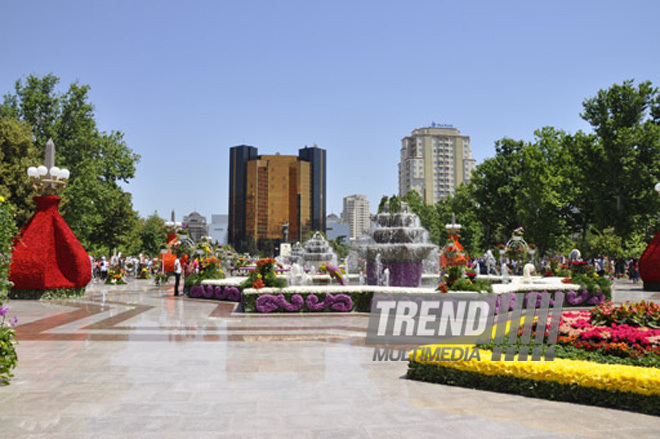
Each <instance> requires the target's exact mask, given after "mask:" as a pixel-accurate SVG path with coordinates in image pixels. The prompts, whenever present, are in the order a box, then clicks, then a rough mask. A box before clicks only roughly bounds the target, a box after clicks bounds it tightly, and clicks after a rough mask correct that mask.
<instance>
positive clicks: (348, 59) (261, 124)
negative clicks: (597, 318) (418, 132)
mask: <svg viewBox="0 0 660 439" xmlns="http://www.w3.org/2000/svg"><path fill="white" fill-rule="evenodd" d="M0 16H2V17H3V20H2V21H3V24H2V26H0V40H1V41H2V42H3V43H2V45H1V46H0V63H1V64H2V68H0V93H1V94H4V93H6V92H9V91H11V90H12V89H13V84H14V82H15V81H16V80H17V79H19V78H22V77H24V76H26V75H28V74H35V75H44V74H47V73H53V74H55V75H56V76H58V77H60V78H61V79H62V83H61V85H62V89H64V88H65V87H66V86H68V84H70V83H71V82H73V81H75V80H79V81H80V82H81V83H83V84H89V85H90V86H91V88H92V89H91V93H90V96H91V101H92V102H93V103H94V105H95V108H96V118H97V121H98V123H99V126H100V128H101V129H102V130H106V131H109V130H119V131H122V132H123V133H125V138H126V141H127V143H128V145H129V146H130V147H131V148H132V149H133V150H134V151H136V152H137V153H139V154H140V155H141V156H142V160H141V162H140V164H139V165H138V170H137V175H136V178H135V179H134V180H132V181H131V183H130V184H129V185H128V186H127V189H128V190H129V191H131V192H132V193H133V197H134V205H135V208H136V209H138V210H139V212H140V213H141V214H142V215H143V216H146V215H149V214H151V213H152V212H154V211H156V210H157V211H158V213H159V214H160V215H161V216H163V217H169V213H170V211H171V209H175V210H176V213H177V219H178V220H181V217H182V216H183V214H187V213H189V212H191V211H193V210H196V211H199V212H200V213H202V214H203V215H207V216H209V215H210V214H211V213H226V212H227V198H228V180H229V177H228V169H229V166H228V161H229V148H230V147H231V146H233V145H238V144H242V143H245V144H249V145H253V146H256V147H258V148H259V150H260V152H262V153H275V152H280V153H282V154H297V151H298V149H299V148H301V147H303V146H305V145H309V146H311V145H312V144H317V145H318V146H320V147H322V148H325V149H326V150H327V151H328V181H327V183H328V206H327V207H328V212H335V213H340V211H341V205H342V204H341V203H342V198H343V197H344V196H347V195H351V194H355V193H359V194H365V195H367V196H368V197H369V199H370V201H371V203H372V210H373V209H375V205H377V203H378V200H379V199H380V197H381V196H382V195H384V194H388V195H390V194H393V193H396V192H397V190H398V182H397V163H398V160H399V149H400V147H401V138H402V137H404V136H406V135H408V134H409V133H410V132H411V131H412V130H413V129H415V128H418V127H421V126H428V125H429V124H430V123H431V122H432V121H435V122H437V123H448V124H453V125H454V126H456V127H457V128H459V129H460V130H461V132H462V133H463V134H466V135H469V136H470V137H471V143H472V150H473V155H474V156H475V158H476V159H477V160H478V162H481V161H482V160H483V159H485V158H488V157H491V156H493V155H494V147H493V144H494V141H495V140H497V139H500V138H502V137H505V136H506V137H512V138H516V139H527V140H529V139H531V138H532V136H533V132H534V130H536V129H538V128H540V127H542V126H545V125H551V126H556V127H558V128H562V129H564V130H567V131H570V132H574V131H576V130H578V129H583V130H587V129H588V128H589V127H588V126H587V125H586V124H585V123H584V122H583V121H582V120H581V119H580V118H579V113H580V111H581V103H582V101H583V100H584V99H585V98H587V97H589V96H593V95H594V94H595V93H596V92H597V91H598V90H599V89H601V88H606V87H609V86H610V85H612V84H614V83H620V82H622V81H623V80H625V79H635V80H638V81H640V80H651V81H652V82H653V83H654V84H655V85H656V86H657V85H660V57H659V56H658V43H659V42H660V30H659V29H660V27H659V26H658V25H657V19H658V17H660V2H657V1H630V2H621V1H618V2H614V1H603V0H600V1H579V0H572V1H564V0H558V1H552V2H531V1H498V2H494V1H458V0H457V1H439V0H436V1H407V2H403V1H357V0H353V1H332V2H316V1H309V0H308V1H285V0H281V1H231V2H227V1H190V2H181V1H170V0H164V1H158V2H155V1H152V2H148V1H140V0H130V1H123V0H120V1H106V2H101V1H57V2H53V1H19V0H9V1H4V2H2V4H0ZM209 220H210V218H209Z"/></svg>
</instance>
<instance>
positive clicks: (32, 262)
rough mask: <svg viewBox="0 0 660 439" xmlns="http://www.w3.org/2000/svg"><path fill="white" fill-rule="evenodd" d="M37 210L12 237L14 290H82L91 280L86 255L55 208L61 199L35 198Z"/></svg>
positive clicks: (11, 269)
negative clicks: (14, 236)
mask: <svg viewBox="0 0 660 439" xmlns="http://www.w3.org/2000/svg"><path fill="white" fill-rule="evenodd" d="M34 201H35V202H36V203H37V210H36V212H35V214H34V215H33V216H32V218H30V221H28V223H27V224H26V225H25V227H23V229H21V231H20V232H19V233H18V235H17V236H16V238H14V250H13V254H12V265H11V268H10V271H9V280H11V281H12V282H14V289H17V290H52V289H58V288H82V287H84V286H85V285H87V284H88V283H89V281H90V280H91V278H92V268H91V263H90V261H89V256H88V255H87V252H86V251H85V249H84V248H83V246H82V245H81V244H80V242H78V239H77V238H76V237H75V235H74V234H73V232H72V231H71V229H70V228H69V226H68V225H67V224H66V222H65V221H64V219H63V218H62V216H61V215H60V212H59V210H58V208H57V206H58V204H59V203H60V198H59V197H55V196H47V197H34Z"/></svg>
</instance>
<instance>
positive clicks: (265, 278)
mask: <svg viewBox="0 0 660 439" xmlns="http://www.w3.org/2000/svg"><path fill="white" fill-rule="evenodd" d="M276 264H277V261H276V260H275V259H273V258H264V259H259V260H258V261H257V267H256V269H255V270H254V271H252V272H250V275H249V276H248V278H247V280H245V281H244V282H243V283H241V285H240V288H241V289H245V288H264V287H277V288H283V287H284V286H286V281H285V280H284V279H280V278H278V277H277V274H276V273H275V265H276Z"/></svg>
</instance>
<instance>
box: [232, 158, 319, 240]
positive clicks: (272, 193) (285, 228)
mask: <svg viewBox="0 0 660 439" xmlns="http://www.w3.org/2000/svg"><path fill="white" fill-rule="evenodd" d="M229 165H230V170H229V227H228V228H229V236H228V240H229V243H230V244H232V245H233V246H234V247H235V248H236V249H238V250H241V251H243V250H245V249H246V248H247V247H248V246H249V242H250V241H252V242H254V243H255V244H256V245H257V246H258V247H261V246H262V245H263V244H264V241H266V240H271V241H278V242H282V241H283V240H284V235H285V234H286V236H287V240H288V241H293V242H295V241H301V240H302V237H303V235H304V234H305V233H306V232H309V231H312V230H321V231H325V150H323V149H320V148H318V147H316V146H314V147H312V148H307V147H305V148H302V149H300V150H299V154H298V156H288V155H280V154H276V155H258V151H257V148H254V147H252V146H246V145H240V146H234V147H232V148H231V149H230V154H229ZM319 213H321V218H322V219H318V218H317V217H318V214H319Z"/></svg>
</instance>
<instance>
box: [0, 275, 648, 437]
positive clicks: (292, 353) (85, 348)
mask: <svg viewBox="0 0 660 439" xmlns="http://www.w3.org/2000/svg"><path fill="white" fill-rule="evenodd" d="M171 293H172V287H171V286H169V287H164V288H156V287H154V286H153V285H152V284H150V283H148V281H131V282H130V283H129V285H126V286H118V287H110V286H105V285H93V286H91V287H90V288H89V289H88V294H87V297H86V298H85V300H66V301H57V302H34V301H17V300H16V301H12V302H11V303H10V305H11V313H16V314H18V317H19V320H20V322H19V323H20V325H19V326H18V328H17V330H18V334H19V339H20V345H19V347H18V349H19V351H18V352H19V357H20V362H19V367H18V369H17V370H16V377H15V378H14V379H13V381H12V384H11V385H10V386H7V387H0V438H2V439H4V438H12V439H25V438H62V439H64V438H67V439H69V438H70V439H79V438H94V439H96V438H154V439H155V438H158V439H169V438H177V439H179V438H202V439H204V438H273V439H276V438H287V439H298V438H301V439H307V438H319V439H320V438H437V437H444V438H514V437H515V438H538V439H540V438H572V437H593V438H605V437H610V438H627V437H635V438H658V437H660V418H658V417H652V416H645V415H640V414H635V413H628V412H623V411H617V410H609V409H602V408H596V407H588V406H580V405H574V404H567V403H557V402H550V401H544V400H539V399H531V398H524V397H518V396H513V395H502V394H497V393H491V392H483V391H476V390H468V389H463V388H457V387H449V386H441V385H434V384H427V383H420V382H415V381H408V380H405V379H403V378H402V377H403V375H404V374H405V372H406V364H407V363H404V362H397V363H375V362H372V355H373V349H372V348H368V347H365V346H364V341H363V340H364V331H365V328H366V323H367V318H366V317H365V316H363V315H321V314H314V315H305V316H245V315H241V314H232V309H233V307H232V306H231V305H228V304H218V302H211V301H203V300H192V299H187V298H174V297H172V296H171ZM654 294H655V295H654ZM654 294H651V293H645V292H642V291H641V288H639V287H636V288H631V287H630V286H629V285H627V284H625V283H620V284H617V286H616V288H615V296H614V297H615V300H626V298H628V297H630V298H632V299H634V300H639V299H641V298H645V299H652V300H659V299H660V296H658V295H657V293H654Z"/></svg>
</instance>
